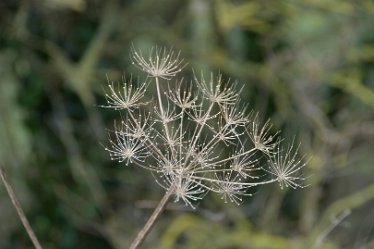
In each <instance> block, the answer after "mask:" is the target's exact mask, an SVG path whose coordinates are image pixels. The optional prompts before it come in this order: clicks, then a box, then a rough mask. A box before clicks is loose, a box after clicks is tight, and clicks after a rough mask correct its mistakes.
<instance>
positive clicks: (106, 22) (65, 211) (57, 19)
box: [0, 0, 374, 249]
mask: <svg viewBox="0 0 374 249" xmlns="http://www.w3.org/2000/svg"><path fill="white" fill-rule="evenodd" d="M131 44H134V45H135V46H136V47H137V48H140V49H145V50H147V49H148V48H150V47H151V46H153V45H159V46H167V47H170V46H172V47H174V48H175V49H176V50H181V51H182V54H183V57H184V58H186V60H187V61H188V62H189V65H188V67H187V68H186V70H185V73H184V74H185V77H187V78H188V77H190V76H191V69H190V68H194V69H195V70H196V69H197V70H204V71H205V72H209V71H213V72H218V71H220V72H221V73H222V74H223V75H224V76H225V77H226V78H231V79H232V80H237V81H238V82H240V83H241V84H243V85H244V90H243V92H242V98H243V100H244V102H248V103H249V104H250V106H251V107H252V108H253V109H254V110H256V111H258V112H260V113H261V114H262V116H264V117H269V118H271V119H272V121H273V123H274V127H275V128H276V129H281V130H282V134H283V136H284V137H286V138H287V140H292V139H293V137H294V136H296V140H299V141H301V144H302V145H301V146H302V148H301V149H302V153H304V154H306V155H307V157H308V158H311V159H310V161H309V166H308V172H307V174H308V175H309V178H308V179H307V181H308V183H307V184H309V187H308V188H304V189H301V190H300V189H299V190H296V191H293V190H292V191H291V190H289V189H283V190H280V189H279V188H278V186H276V185H274V186H266V187H261V188H259V189H256V191H255V192H254V196H253V197H251V198H248V199H247V200H245V201H244V203H243V204H242V205H241V206H235V205H231V204H224V203H223V202H222V201H221V200H220V199H219V197H216V196H214V195H208V196H207V197H206V198H205V199H204V200H203V201H202V202H200V203H199V205H198V207H197V209H196V210H190V209H188V208H186V207H185V206H184V205H182V204H178V203H176V204H175V203H170V205H169V206H168V207H167V209H166V211H165V212H164V214H163V216H162V217H161V219H160V220H159V222H158V223H157V224H156V226H155V228H154V230H153V231H152V232H151V234H150V235H149V236H148V238H147V240H146V241H145V243H144V245H143V247H142V248H165V249H167V248H181V249H182V248H191V249H192V248H199V249H200V248H207V249H210V248H212V249H215V248H222V249H234V248H238V249H239V248H243V249H244V248H248V249H252V248H256V249H272V248H274V249H278V248H279V249H282V248H284V249H292V248H296V249H297V248H301V249H303V248H312V249H317V248H321V249H322V248H324V249H330V248H331V249H334V248H357V249H369V248H374V67H373V65H374V2H373V1H371V0H361V1H349V0H345V1H343V0H323V1H322V0H304V1H299V0H285V1H278V0H269V1H260V0H257V1H244V0H243V1H240V0H236V1H234V0H232V1H228V0H210V1H207V0H190V1H187V0H159V1H151V0H138V1H135V0H132V1H119V0H118V1H116V0H108V1H98V0H33V1H29V0H25V1H11V0H3V1H1V2H0V75H1V80H0V164H1V166H3V167H4V168H5V170H6V172H7V174H8V177H9V180H10V182H11V183H12V185H13V187H14V188H15V190H16V193H17V195H18V197H19V199H20V202H21V203H22V206H23V208H24V209H25V212H26V215H27V217H28V218H29V220H30V223H31V225H32V227H33V228H34V230H35V232H36V234H37V236H38V237H39V239H40V241H41V243H42V245H43V246H44V247H45V248H62V249H70V248H93V249H95V248H115V249H120V248H127V246H128V245H129V243H130V241H131V240H132V239H133V238H134V236H135V234H136V232H137V231H138V229H140V228H141V226H142V225H143V223H144V222H145V220H146V218H147V217H148V216H149V214H150V212H151V210H152V209H153V208H154V207H155V205H156V204H157V201H158V200H159V199H160V198H161V196H162V195H163V190H162V189H161V188H160V187H158V185H157V184H156V183H155V182H154V180H153V178H152V175H150V174H149V172H146V171H144V170H142V169H138V168H136V167H131V166H129V167H126V166H124V165H119V164H118V163H116V162H111V161H110V160H109V156H108V155H107V154H106V153H105V151H104V149H103V147H102V145H101V144H106V142H107V139H106V129H107V128H110V127H112V126H113V120H114V119H116V118H117V119H118V118H119V117H118V113H117V112H115V111H112V110H108V109H102V108H100V107H99V105H102V104H104V103H105V101H104V97H103V87H105V85H106V80H107V77H109V78H110V79H112V80H117V79H120V77H121V75H122V74H123V72H126V73H127V74H129V73H131V72H132V73H134V74H135V75H140V73H139V71H138V70H136V68H134V67H133V66H132V65H131V61H130V58H129V50H130V47H131ZM141 76H142V77H143V76H144V75H141ZM180 76H183V75H180ZM343 218H344V219H343ZM0 248H4V249H8V248H32V245H31V242H30V240H29V238H28V237H27V234H26V232H25V231H24V229H23V227H22V225H21V223H20V221H19V219H18V217H17V214H16V212H15V211H14V209H13V207H12V206H11V203H10V200H9V197H8V196H7V194H6V192H5V188H4V187H3V185H2V184H0Z"/></svg>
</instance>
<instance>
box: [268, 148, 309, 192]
mask: <svg viewBox="0 0 374 249" xmlns="http://www.w3.org/2000/svg"><path fill="white" fill-rule="evenodd" d="M299 148H300V145H298V146H297V147H295V146H294V144H293V143H291V144H290V145H289V146H288V147H287V149H286V150H285V153H283V151H282V150H283V148H282V147H280V146H279V145H278V146H277V151H276V153H275V154H274V155H273V156H271V157H270V159H269V161H268V162H269V168H268V169H266V171H267V172H269V173H270V174H272V175H273V176H274V177H275V179H276V180H277V181H278V183H279V186H280V187H281V188H284V187H291V188H293V189H296V188H303V187H304V185H303V184H301V182H303V181H304V180H305V178H304V177H303V175H302V172H301V171H302V169H303V168H304V167H305V166H306V163H305V162H304V161H303V158H300V157H299Z"/></svg>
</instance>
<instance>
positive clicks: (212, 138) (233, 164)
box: [106, 48, 305, 207]
mask: <svg viewBox="0 0 374 249" xmlns="http://www.w3.org/2000/svg"><path fill="white" fill-rule="evenodd" d="M132 59H133V61H134V64H135V65H136V66H137V67H138V68H140V69H141V70H143V71H144V72H146V73H147V74H149V76H151V77H152V78H153V79H154V82H155V85H156V89H157V91H156V93H155V94H156V95H157V97H156V98H154V99H155V101H154V107H149V106H145V105H144V103H149V102H148V101H145V100H144V98H145V92H146V91H147V87H148V83H146V82H144V83H141V84H140V86H138V87H137V88H134V87H133V86H132V82H131V80H130V81H128V82H127V81H124V84H123V91H121V92H118V91H116V90H115V88H114V87H113V84H111V85H110V86H109V89H110V93H109V94H108V95H107V102H108V106H106V107H110V108H113V109H115V110H121V111H123V112H125V114H124V115H122V118H123V120H122V123H121V127H116V130H115V131H114V139H110V146H111V148H106V150H107V151H109V153H110V155H111V158H112V159H113V160H118V161H119V162H123V161H124V162H126V164H129V163H134V164H135V165H137V166H140V167H142V168H146V169H148V170H150V171H152V174H153V175H154V176H155V179H156V182H157V183H158V184H159V185H160V186H161V187H163V188H164V189H165V190H166V191H167V193H172V194H174V196H175V201H179V200H182V201H183V202H184V203H185V204H186V205H189V206H191V207H194V202H195V201H198V200H200V199H202V198H203V197H204V196H205V194H207V193H208V192H214V193H217V194H219V195H220V196H221V197H222V199H223V200H224V201H225V202H228V201H230V202H233V203H236V204H240V203H241V202H242V198H243V196H250V193H249V192H250V188H251V187H253V186H257V185H263V184H268V183H274V182H279V184H280V186H281V187H282V188H283V187H291V188H297V187H303V186H302V185H301V183H300V182H301V181H303V180H304V178H303V177H302V176H301V171H302V169H303V168H304V167H305V163H303V162H302V160H301V159H298V153H297V150H298V148H296V152H293V151H294V147H293V146H292V145H291V146H290V147H289V148H288V149H287V150H286V151H285V154H284V155H283V152H284V151H282V149H281V147H280V143H281V140H280V139H279V138H277V136H276V135H277V134H278V133H277V132H276V133H275V134H271V128H272V126H271V124H270V122H269V121H267V122H265V124H264V125H262V126H261V125H260V124H259V120H258V116H257V115H256V116H254V117H253V116H252V115H250V113H248V111H247V108H246V106H243V105H242V104H241V102H240V100H239V93H240V90H239V91H236V84H233V85H231V84H230V82H229V81H224V80H223V76H222V75H221V74H219V75H218V76H214V75H213V74H210V77H209V79H208V80H206V79H205V78H204V75H203V74H201V77H200V79H198V78H197V77H196V75H195V76H194V82H195V83H196V85H195V86H193V84H192V82H191V83H190V84H186V83H185V82H184V81H183V80H179V81H176V82H175V83H174V82H170V80H171V79H172V78H173V77H175V75H176V74H177V73H178V72H180V71H181V70H182V69H183V67H184V66H185V64H184V62H183V59H180V52H178V53H174V51H173V50H172V49H170V50H167V49H165V48H164V49H159V48H155V49H152V50H151V52H150V55H149V56H148V57H144V56H143V55H142V54H141V53H140V52H137V51H136V50H135V49H134V48H133V49H132ZM161 80H166V82H165V84H160V81H161ZM143 107H144V108H143ZM143 109H144V110H143ZM145 109H147V110H151V111H150V112H149V113H147V115H145V114H144V113H146V111H145ZM261 156H262V157H266V158H268V161H269V166H266V165H261V164H260V162H262V161H266V160H259V158H261ZM264 173H268V174H267V175H270V176H271V177H270V179H269V178H266V177H265V175H266V174H264Z"/></svg>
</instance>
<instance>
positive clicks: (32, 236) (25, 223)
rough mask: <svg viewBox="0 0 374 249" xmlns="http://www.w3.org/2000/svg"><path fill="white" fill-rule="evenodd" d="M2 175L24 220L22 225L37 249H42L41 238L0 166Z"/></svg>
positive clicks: (19, 214) (11, 198)
mask: <svg viewBox="0 0 374 249" xmlns="http://www.w3.org/2000/svg"><path fill="white" fill-rule="evenodd" d="M0 176H1V180H2V181H3V183H4V185H5V188H6V190H7V192H8V195H9V197H10V200H11V202H12V204H13V206H14V208H15V209H16V211H17V214H18V216H19V218H20V220H21V222H22V225H23V226H24V228H25V229H26V232H27V234H28V235H29V237H30V239H31V241H32V243H33V244H34V247H35V248H36V249H42V246H41V245H40V243H39V240H38V238H37V237H36V235H35V233H34V230H32V228H31V226H30V223H29V221H28V220H27V218H26V215H25V213H24V212H23V210H22V207H21V205H20V203H19V202H18V199H17V197H16V194H15V193H14V190H13V188H12V186H11V185H10V183H9V181H8V178H7V176H6V174H5V171H4V169H3V168H2V167H0Z"/></svg>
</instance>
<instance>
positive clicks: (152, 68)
mask: <svg viewBox="0 0 374 249" xmlns="http://www.w3.org/2000/svg"><path fill="white" fill-rule="evenodd" d="M131 53H132V56H131V58H132V59H133V64H134V65H135V66H137V67H138V68H139V69H140V70H142V71H144V72H146V73H148V74H149V76H151V77H160V78H162V79H166V80H169V79H171V78H172V77H174V76H175V75H176V74H177V73H179V72H180V71H181V70H182V69H183V68H184V67H185V66H186V64H185V63H184V59H183V58H180V51H179V52H177V53H175V52H174V50H173V49H172V48H170V49H169V50H168V49H166V48H158V47H155V48H151V50H150V52H149V56H148V57H144V56H143V54H142V52H140V51H137V50H136V49H135V48H134V47H132V50H131Z"/></svg>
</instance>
